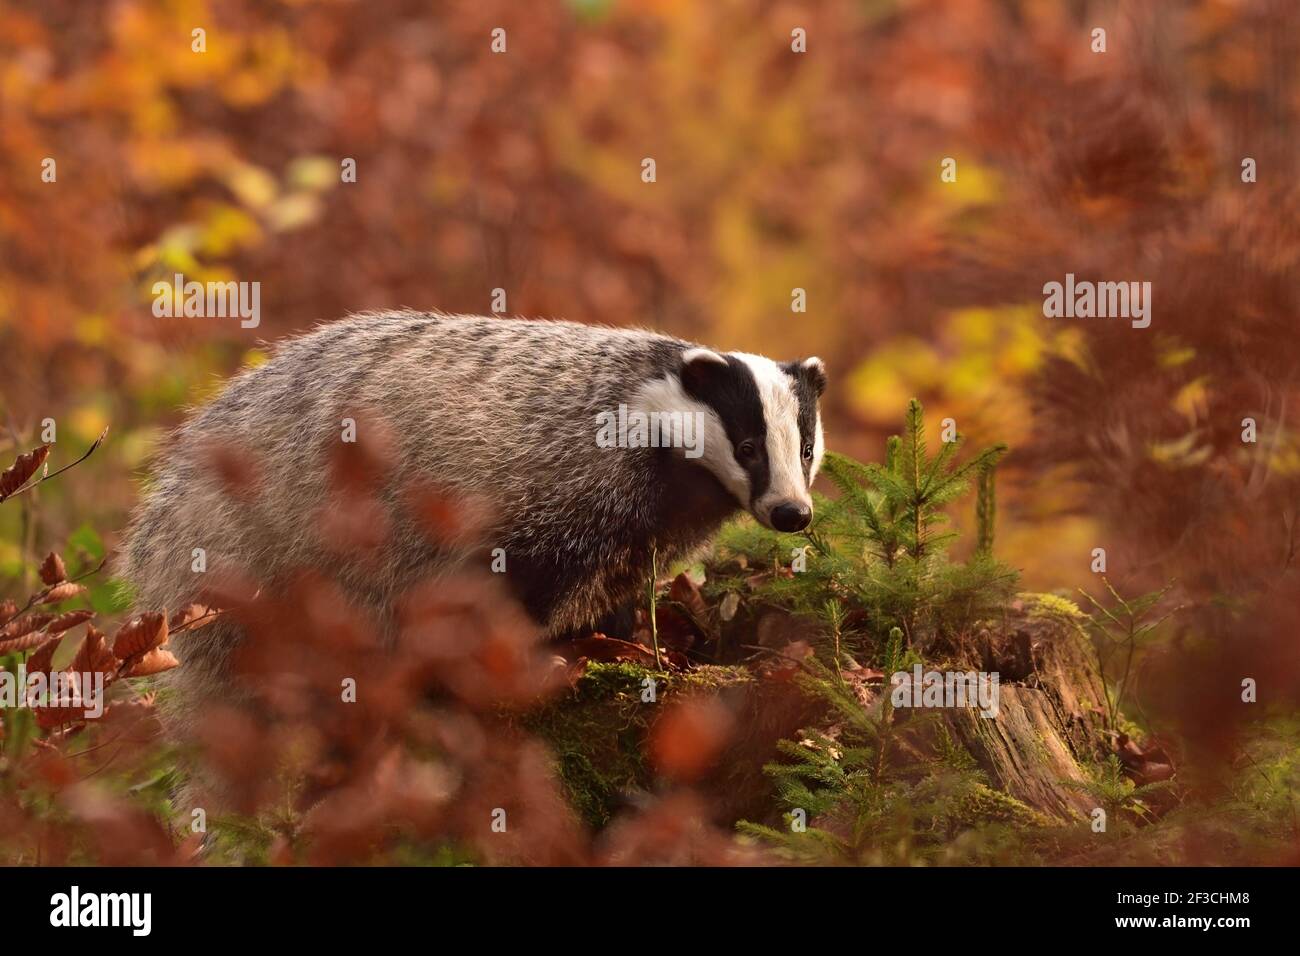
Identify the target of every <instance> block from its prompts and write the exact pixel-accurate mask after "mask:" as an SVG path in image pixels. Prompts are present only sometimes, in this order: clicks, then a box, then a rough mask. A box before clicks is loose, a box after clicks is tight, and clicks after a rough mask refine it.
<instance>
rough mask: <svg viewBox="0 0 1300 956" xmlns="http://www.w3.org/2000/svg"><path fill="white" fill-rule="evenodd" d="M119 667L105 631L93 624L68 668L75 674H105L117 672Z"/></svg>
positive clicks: (87, 630) (88, 628)
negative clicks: (109, 647) (109, 646)
mask: <svg viewBox="0 0 1300 956" xmlns="http://www.w3.org/2000/svg"><path fill="white" fill-rule="evenodd" d="M117 667H118V661H117V658H116V657H115V656H114V655H113V652H112V651H110V650H109V649H108V640H107V638H106V637H105V635H104V632H103V631H101V630H99V629H98V628H97V627H95V625H93V624H91V625H90V626H89V627H87V628H86V639H85V640H84V641H82V642H81V647H80V648H78V649H77V656H76V657H74V658H73V659H72V664H71V665H70V666H69V667H68V670H69V671H70V672H72V673H74V674H105V673H113V672H116V670H117Z"/></svg>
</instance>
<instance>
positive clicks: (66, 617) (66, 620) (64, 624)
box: [41, 610, 95, 634]
mask: <svg viewBox="0 0 1300 956" xmlns="http://www.w3.org/2000/svg"><path fill="white" fill-rule="evenodd" d="M41 616H42V617H45V616H46V615H41ZM94 616H95V612H94V611H90V610H82V611H69V612H68V613H67V614H60V615H59V616H58V617H56V618H54V620H52V621H50V623H49V624H47V625H45V633H46V634H61V633H62V632H64V631H68V630H71V629H72V628H74V627H76V626H77V625H78V624H82V623H85V622H86V621H89V620H90V619H91V618H92V617H94Z"/></svg>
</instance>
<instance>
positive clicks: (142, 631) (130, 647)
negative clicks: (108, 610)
mask: <svg viewBox="0 0 1300 956" xmlns="http://www.w3.org/2000/svg"><path fill="white" fill-rule="evenodd" d="M166 643H167V618H166V616H165V615H162V614H157V613H152V612H150V613H146V614H141V615H140V616H139V617H136V618H133V619H132V620H130V621H128V622H127V623H126V624H124V625H123V626H122V627H121V629H119V630H118V632H117V636H116V637H114V638H113V653H114V654H115V655H116V656H117V657H118V659H119V660H123V661H125V660H128V659H130V658H132V657H137V656H139V655H143V654H147V653H148V652H149V651H151V650H153V649H154V648H155V647H159V646H161V645H163V644H166Z"/></svg>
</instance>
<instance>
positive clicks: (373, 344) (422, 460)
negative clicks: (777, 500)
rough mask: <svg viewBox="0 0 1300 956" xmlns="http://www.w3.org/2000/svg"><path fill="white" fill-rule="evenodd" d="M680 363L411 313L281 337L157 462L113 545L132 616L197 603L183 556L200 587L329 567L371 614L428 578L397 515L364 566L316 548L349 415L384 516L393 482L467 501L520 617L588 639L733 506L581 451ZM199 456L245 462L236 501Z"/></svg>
mask: <svg viewBox="0 0 1300 956" xmlns="http://www.w3.org/2000/svg"><path fill="white" fill-rule="evenodd" d="M688 347H689V344H688V343H684V342H681V341H678V340H675V339H671V338H667V337H664V336H658V335H654V334H650V333H645V332H638V331H626V330H617V329H608V328H600V327H591V326H583V325H577V324H573V323H567V322H547V321H522V320H509V319H489V318H478V317H462V316H443V315H428V314H416V313H389V314H377V315H362V316H356V317H352V318H349V319H346V320H343V321H340V322H337V323H334V324H331V325H328V326H325V327H323V328H321V329H319V330H317V331H315V332H312V333H310V334H308V335H305V336H302V337H300V338H297V339H294V340H291V341H290V342H288V343H287V344H286V345H284V346H283V347H281V348H280V349H279V350H278V351H277V353H276V355H275V356H274V358H272V359H271V360H270V361H269V362H267V363H266V364H265V365H263V366H261V367H258V368H256V369H252V370H250V371H247V372H245V373H243V374H241V375H240V376H238V377H237V378H236V379H234V380H233V381H232V382H231V383H230V384H229V386H228V387H227V388H226V389H225V391H224V392H223V393H222V394H221V395H220V397H218V398H217V399H216V400H215V401H213V402H212V403H211V404H210V405H208V406H206V407H205V408H204V409H202V410H201V411H200V412H198V413H197V414H196V415H195V416H194V417H193V418H192V419H191V420H190V421H188V422H187V423H186V424H185V425H183V426H182V427H181V428H180V429H179V431H178V432H177V434H176V436H175V438H174V440H173V442H172V444H171V446H170V447H169V448H168V449H167V450H166V451H165V452H164V454H163V455H162V457H161V467H160V469H159V471H158V473H157V475H156V478H155V483H154V486H153V488H152V490H151V492H150V494H149V496H148V498H147V501H146V502H145V504H144V505H143V507H142V508H141V510H140V512H139V513H138V515H137V518H136V520H135V522H134V523H133V525H132V529H131V532H130V540H129V544H128V548H127V568H126V573H127V576H128V578H129V579H130V580H131V581H132V582H133V583H134V585H135V587H136V591H137V596H138V602H139V604H140V605H141V606H142V607H164V606H165V607H168V608H175V607H177V606H180V605H183V604H186V603H189V602H191V601H193V600H197V599H198V598H199V597H200V595H201V593H202V590H203V585H204V583H205V579H204V576H203V575H201V574H196V573H195V572H194V570H193V569H192V560H193V558H192V555H193V551H194V549H196V548H202V549H203V550H204V552H205V555H206V561H207V568H208V571H209V572H214V571H222V570H230V571H235V572H237V573H239V574H240V575H243V576H246V577H248V578H250V579H252V580H253V581H256V582H258V583H269V582H272V581H275V580H276V579H278V578H280V577H281V576H283V575H285V574H288V573H292V572H294V571H297V570H303V569H308V568H312V569H319V568H322V567H324V568H334V569H336V570H337V571H338V572H339V574H340V576H341V577H342V578H343V579H344V580H345V581H346V583H348V584H349V585H350V586H351V587H352V589H353V591H354V593H355V594H357V595H359V596H363V597H364V598H366V599H369V600H372V601H373V602H375V603H379V604H383V603H385V602H387V601H388V600H390V599H391V598H392V597H393V596H394V595H395V594H396V593H397V592H399V591H400V590H401V589H402V588H404V587H406V586H409V585H410V584H411V583H413V581H414V579H416V578H417V577H419V576H420V575H427V574H429V573H436V572H437V570H438V566H439V561H440V559H441V553H440V552H439V551H438V550H437V549H436V548H434V547H432V546H431V545H430V543H429V542H428V541H427V540H425V539H424V538H423V537H422V536H420V535H418V534H415V533H414V532H413V531H412V530H411V529H410V528H409V527H406V526H405V525H403V523H402V520H401V517H400V516H395V520H394V522H393V524H392V526H391V529H390V530H391V540H390V541H388V542H386V543H385V546H384V548H383V549H382V553H381V560H379V561H378V562H377V563H371V564H366V565H364V566H363V565H361V564H354V565H349V564H348V563H347V562H346V561H343V562H342V563H340V559H339V557H338V555H336V554H331V553H329V552H328V550H327V549H324V548H323V547H322V543H321V540H320V536H319V535H318V534H317V533H316V529H317V528H318V527H319V522H320V518H321V514H322V509H323V508H324V507H325V506H326V504H327V501H328V496H329V493H330V487H329V483H330V481H331V478H330V467H329V463H330V460H331V457H330V456H331V454H333V453H335V452H337V449H338V445H339V442H340V441H341V440H342V434H343V427H344V426H343V420H344V419H345V418H352V419H355V420H356V422H357V428H358V429H367V428H372V427H374V428H378V427H382V428H383V429H384V431H385V433H386V435H387V437H388V438H389V439H390V441H391V445H390V450H391V463H390V465H391V474H390V476H389V477H388V478H387V479H386V480H387V481H388V483H389V487H388V489H387V495H388V500H389V501H390V502H391V501H394V500H396V498H395V497H394V496H395V495H396V485H397V483H399V482H403V481H407V480H410V479H419V480H423V481H425V482H428V483H432V484H435V485H437V486H440V487H442V488H445V489H448V490H450V491H460V492H464V493H467V494H469V495H472V496H474V498H475V499H477V500H479V501H481V502H483V504H485V505H486V507H487V511H488V514H490V515H491V519H492V523H491V526H490V531H489V540H487V541H485V542H483V543H484V544H485V545H487V546H489V547H492V548H494V547H500V548H502V549H503V551H504V555H505V560H506V566H507V571H508V574H509V577H510V579H511V580H512V582H513V583H514V584H515V586H516V590H517V593H519V596H520V597H521V599H522V600H523V601H524V602H525V604H526V605H527V606H528V607H529V609H530V610H531V611H533V613H534V615H535V616H536V617H538V618H539V620H542V621H543V622H544V623H546V624H548V625H549V626H551V627H552V629H560V628H564V627H574V626H578V625H580V624H583V623H589V622H590V620H591V618H592V616H593V613H599V612H600V611H602V610H607V609H608V608H607V607H605V605H608V604H610V603H611V602H612V601H613V600H615V599H616V598H617V596H618V594H619V593H622V592H625V591H626V590H627V589H628V588H629V587H630V586H632V585H633V584H634V583H635V580H636V578H637V577H638V576H639V575H640V574H641V573H642V566H643V564H644V561H643V560H642V557H643V555H642V553H643V552H646V551H648V549H649V547H651V546H661V547H664V548H665V550H666V551H667V552H669V553H671V552H673V551H674V550H677V551H680V550H682V549H684V548H689V547H690V546H692V545H693V544H695V543H698V541H699V540H702V539H703V538H704V537H706V536H707V535H708V534H709V533H710V532H711V531H712V530H714V528H716V525H717V523H718V522H719V521H720V520H721V519H722V517H724V516H725V514H726V513H727V511H729V510H730V509H731V508H733V507H734V502H733V501H731V500H730V499H728V497H727V496H726V494H725V493H724V492H723V491H722V489H721V488H720V486H718V485H717V482H716V481H715V480H714V479H713V478H712V477H711V476H709V475H708V474H707V473H705V472H703V471H702V470H700V469H682V468H681V467H680V466H679V465H677V464H675V463H674V461H673V460H672V459H670V458H667V457H664V456H658V455H654V454H653V453H652V450H650V449H630V450H629V449H597V448H596V444H595V422H596V415H597V414H598V413H599V412H602V411H610V410H614V409H617V407H618V405H619V404H620V403H625V402H627V401H629V399H630V397H631V395H632V393H633V392H634V390H635V389H636V388H637V387H638V386H639V385H641V384H643V383H645V382H646V381H649V380H652V379H654V378H656V377H657V376H660V375H662V374H664V373H665V372H666V371H667V370H668V369H670V368H671V367H673V366H674V364H675V363H676V362H677V361H679V357H680V355H681V353H682V350H683V349H685V348H688ZM366 438H367V436H366V435H364V434H361V435H358V440H359V441H360V442H363V443H364V441H365V439H366ZM214 449H227V450H234V451H236V452H237V457H236V459H235V460H237V461H246V462H248V463H249V471H250V472H251V474H249V475H247V476H244V477H246V479H247V485H246V487H244V488H243V489H232V487H231V485H230V482H229V480H227V479H225V478H223V477H222V475H221V474H220V469H219V468H215V467H214V466H213V460H214V459H213V451H214ZM684 476H685V477H687V478H689V479H690V480H689V485H690V487H683V486H682V480H683V477H684ZM670 499H671V500H670ZM692 509H694V510H695V511H696V512H698V513H691V512H692ZM652 539H655V540H652Z"/></svg>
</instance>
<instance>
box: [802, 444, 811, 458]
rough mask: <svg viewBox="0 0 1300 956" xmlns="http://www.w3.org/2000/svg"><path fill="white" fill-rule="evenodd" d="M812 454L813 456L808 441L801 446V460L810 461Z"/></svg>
mask: <svg viewBox="0 0 1300 956" xmlns="http://www.w3.org/2000/svg"><path fill="white" fill-rule="evenodd" d="M812 456H813V447H812V442H808V443H807V444H805V445H804V446H803V460H804V461H812Z"/></svg>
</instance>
